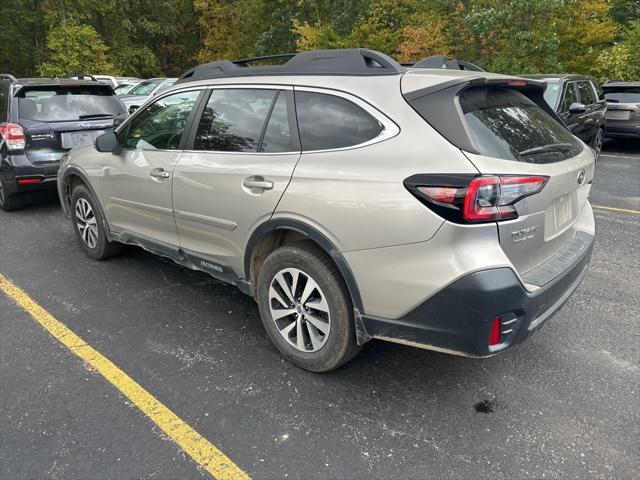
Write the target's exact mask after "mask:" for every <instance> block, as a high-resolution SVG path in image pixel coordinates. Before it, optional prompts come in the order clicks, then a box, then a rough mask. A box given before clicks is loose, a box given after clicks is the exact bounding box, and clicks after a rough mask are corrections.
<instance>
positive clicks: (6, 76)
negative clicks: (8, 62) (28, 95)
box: [0, 73, 18, 83]
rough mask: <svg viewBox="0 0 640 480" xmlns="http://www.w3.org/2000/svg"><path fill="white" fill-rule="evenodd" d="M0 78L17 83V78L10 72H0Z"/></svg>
mask: <svg viewBox="0 0 640 480" xmlns="http://www.w3.org/2000/svg"><path fill="white" fill-rule="evenodd" d="M0 80H9V81H10V82H11V83H18V79H17V78H16V77H14V76H13V75H11V74H10V73H0Z"/></svg>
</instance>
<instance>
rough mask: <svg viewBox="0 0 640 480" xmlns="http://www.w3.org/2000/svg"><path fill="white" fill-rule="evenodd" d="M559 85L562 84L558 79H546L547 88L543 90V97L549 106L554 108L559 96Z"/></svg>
mask: <svg viewBox="0 0 640 480" xmlns="http://www.w3.org/2000/svg"><path fill="white" fill-rule="evenodd" d="M561 87H562V85H560V82H559V81H557V80H556V81H550V80H547V89H546V90H545V91H544V99H545V101H546V102H547V103H548V104H549V105H550V106H551V108H556V104H557V103H558V97H559V96H560V90H561Z"/></svg>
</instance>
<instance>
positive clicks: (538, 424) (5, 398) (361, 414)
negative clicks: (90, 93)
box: [0, 142, 640, 479]
mask: <svg viewBox="0 0 640 480" xmlns="http://www.w3.org/2000/svg"><path fill="white" fill-rule="evenodd" d="M606 149H607V150H606V151H605V152H604V155H603V156H602V157H601V159H600V161H599V163H598V166H597V173H596V178H595V181H594V185H593V189H592V198H591V200H592V203H593V204H594V205H595V206H596V207H598V208H594V212H595V217H596V227H597V239H596V246H595V250H594V254H593V260H592V263H591V267H590V272H589V274H588V276H587V277H586V279H585V281H584V282H583V284H582V285H581V286H580V287H579V289H578V290H577V291H576V293H575V294H574V295H573V296H572V297H571V299H570V300H569V301H568V303H567V304H566V305H565V307H564V308H563V309H562V310H561V311H560V312H559V313H558V314H557V315H556V316H555V317H554V318H553V319H552V320H550V321H549V322H548V323H547V325H545V327H544V328H543V329H542V330H541V331H539V332H538V333H536V334H535V335H534V336H533V337H532V338H531V339H530V340H528V341H527V342H525V343H524V344H522V345H520V346H518V347H516V348H513V349H511V350H509V351H507V352H506V353H504V354H502V355H500V356H497V357H493V358H489V359H482V360H478V359H468V358H461V357H455V356H449V355H445V354H440V353H435V352H429V351H426V350H420V349H416V348H411V347H405V346H400V345H394V344H389V343H384V342H379V341H372V342H369V343H368V344H367V345H366V346H365V348H364V349H363V351H362V352H361V353H360V355H359V356H357V357H356V358H355V359H354V360H353V361H351V362H350V363H348V364H347V365H345V366H344V367H342V368H340V369H339V370H337V371H335V372H332V373H329V374H313V373H309V372H306V371H303V370H301V369H299V368H297V367H295V366H293V365H291V364H289V363H288V362H286V361H284V360H283V359H282V358H281V356H280V355H279V354H278V352H277V351H276V350H275V348H274V347H273V346H272V345H271V343H270V341H269V340H268V338H267V336H266V334H265V332H264V330H263V328H262V325H261V323H260V318H259V315H258V309H257V306H256V304H255V303H254V302H253V300H251V299H250V298H249V297H246V296H245V295H243V294H242V293H241V292H240V291H239V290H237V289H236V288H235V287H232V286H228V285H224V284H222V283H220V282H217V281H215V280H213V279H212V278H210V277H209V276H207V275H206V274H204V273H201V272H194V271H190V270H187V269H185V268H182V267H180V266H177V265H175V264H173V263H172V262H170V261H167V260H164V259H162V258H158V257H155V256H153V255H151V254H148V253H146V252H144V251H143V250H141V249H138V248H128V249H127V251H126V253H125V254H124V255H122V256H120V257H117V258H114V259H111V260H109V261H106V262H95V261H92V260H90V259H89V258H88V257H86V256H85V255H84V254H83V252H82V251H81V249H80V247H79V246H78V244H77V242H76V239H75V238H74V236H73V232H72V229H71V225H70V223H69V221H68V220H67V219H66V218H65V217H64V216H63V214H62V212H61V211H60V207H59V205H58V203H57V201H56V199H55V197H53V196H43V197H42V198H40V199H39V200H37V201H36V202H35V203H34V204H33V205H31V206H30V207H29V208H27V209H25V210H22V211H18V212H12V213H5V212H0V273H1V274H3V275H5V276H6V277H8V278H9V279H10V280H11V281H12V282H13V283H14V284H16V285H18V286H19V287H20V288H22V289H23V290H24V291H25V292H27V293H28V295H30V296H31V298H33V299H34V300H35V301H37V302H38V303H39V304H40V305H41V306H42V307H43V308H44V309H46V310H47V311H48V312H49V313H50V314H51V315H53V316H54V317H55V318H56V319H57V320H58V321H60V322H62V323H63V324H64V325H66V326H67V327H68V328H69V329H71V330H72V331H73V332H75V333H76V334H77V335H79V336H81V337H82V338H83V339H84V340H85V341H86V342H87V343H88V344H90V345H91V346H92V347H93V348H95V349H96V350H97V351H99V352H100V353H102V355H104V356H105V357H107V358H109V359H110V360H111V361H112V362H113V363H114V364H115V365H117V366H118V367H119V368H120V369H121V370H122V371H124V372H126V373H127V374H128V375H129V376H130V377H131V378H132V379H134V380H135V381H136V382H138V383H139V384H140V385H141V386H143V387H144V388H145V389H147V391H149V392H150V393H151V394H152V395H153V396H155V398H157V399H158V400H159V401H160V402H162V403H163V404H164V405H166V406H167V407H168V408H170V409H171V410H172V411H173V412H174V413H175V414H176V415H177V416H179V417H180V418H181V419H182V420H183V421H184V422H185V423H186V424H188V425H190V426H191V427H193V428H194V429H195V430H196V431H198V432H199V433H200V434H201V435H202V436H204V437H205V438H206V439H207V440H209V441H210V442H211V443H212V444H214V445H215V446H216V447H217V448H219V449H220V450H221V451H222V452H224V453H225V454H226V455H227V456H228V457H229V458H230V459H232V460H233V462H235V464H237V465H238V466H239V467H240V468H242V469H243V470H244V471H245V472H246V473H247V474H248V475H249V476H251V477H252V478H256V479H262V478H264V479H282V478H292V479H297V478H299V479H323V478H330V479H395V478H397V479H410V478H411V479H413V478H415V479H422V478H434V479H449V478H468V479H477V478H491V479H503V478H504V479H511V478H536V479H538V478H562V479H566V478H576V479H578V478H579V479H585V478H612V479H627V478H628V479H631V478H636V475H637V472H638V470H639V468H640V448H639V442H640V440H639V439H640V402H639V398H640V395H639V389H640V349H639V346H640V295H639V294H638V292H640V276H639V275H638V269H639V267H640V260H639V259H640V214H638V213H633V212H634V211H635V212H637V211H639V210H640V147H638V146H636V145H633V144H632V143H631V142H608V143H607V145H606ZM601 207H602V208H601ZM634 472H635V473H634ZM0 478H1V479H16V478H29V479H32V478H43V479H44V478H52V479H55V478H65V479H86V478H91V479H100V478H119V479H125V478H158V479H168V478H176V479H191V478H209V477H208V473H207V472H206V471H204V470H203V469H202V468H201V467H200V466H199V465H198V464H197V463H196V462H194V461H193V460H192V458H191V457H190V456H189V455H187V454H186V453H185V452H184V451H182V450H181V448H180V447H179V446H178V445H177V444H176V443H174V442H173V441H172V440H171V439H170V438H168V437H167V436H166V435H165V434H164V433H163V432H162V431H161V430H160V429H159V428H158V427H157V426H156V425H155V424H154V423H153V422H152V421H150V420H149V418H147V417H146V416H145V415H144V414H143V413H142V412H141V411H140V410H139V409H138V408H137V407H135V406H133V405H132V404H131V402H130V401H129V400H128V399H127V398H126V397H125V396H123V395H122V394H121V392H119V391H118V390H117V389H116V388H114V387H113V385H111V384H110V383H109V382H107V381H106V380H105V379H104V378H103V376H101V375H100V374H98V373H97V372H96V371H95V370H93V369H92V368H91V367H90V366H88V365H87V364H85V363H84V362H83V361H82V360H80V359H79V358H78V357H76V356H75V355H74V354H73V353H71V352H70V351H69V350H68V349H67V348H66V347H64V346H63V345H62V344H61V343H60V342H59V341H58V340H56V339H55V338H54V337H52V336H51V335H50V334H49V333H48V332H47V331H45V330H44V329H43V328H42V327H41V326H40V325H39V324H38V323H37V322H35V321H34V319H33V318H32V317H31V316H30V315H29V314H28V313H27V312H25V311H24V310H23V309H22V308H20V307H19V306H18V305H17V304H16V303H14V302H13V300H11V299H9V298H8V297H7V296H5V295H3V294H2V292H0Z"/></svg>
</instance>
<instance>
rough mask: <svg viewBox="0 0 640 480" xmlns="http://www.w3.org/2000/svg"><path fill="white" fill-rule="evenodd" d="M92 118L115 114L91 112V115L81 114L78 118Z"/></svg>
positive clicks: (107, 116) (108, 116)
mask: <svg viewBox="0 0 640 480" xmlns="http://www.w3.org/2000/svg"><path fill="white" fill-rule="evenodd" d="M90 118H113V115H110V114H108V113H91V114H89V115H79V116H78V120H88V119H90Z"/></svg>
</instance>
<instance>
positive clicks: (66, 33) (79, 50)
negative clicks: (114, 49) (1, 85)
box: [40, 21, 119, 77]
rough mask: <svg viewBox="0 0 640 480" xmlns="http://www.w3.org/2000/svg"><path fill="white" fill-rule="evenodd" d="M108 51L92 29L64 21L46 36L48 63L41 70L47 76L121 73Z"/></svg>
mask: <svg viewBox="0 0 640 480" xmlns="http://www.w3.org/2000/svg"><path fill="white" fill-rule="evenodd" d="M107 52H108V48H107V46H106V45H105V44H104V42H103V41H102V38H101V37H100V35H99V34H98V32H96V31H95V29H94V28H93V27H90V26H88V25H77V24H74V23H72V22H70V21H67V22H63V23H61V24H60V25H59V26H57V27H55V28H52V29H51V30H50V31H49V34H48V35H47V61H46V62H44V63H43V64H42V66H41V68H40V70H41V73H42V75H44V76H45V77H47V76H56V75H66V74H71V73H87V72H99V73H101V74H106V75H115V74H117V73H119V72H118V71H117V70H116V68H115V67H114V66H113V64H112V63H111V62H110V61H109V59H108V57H107Z"/></svg>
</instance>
